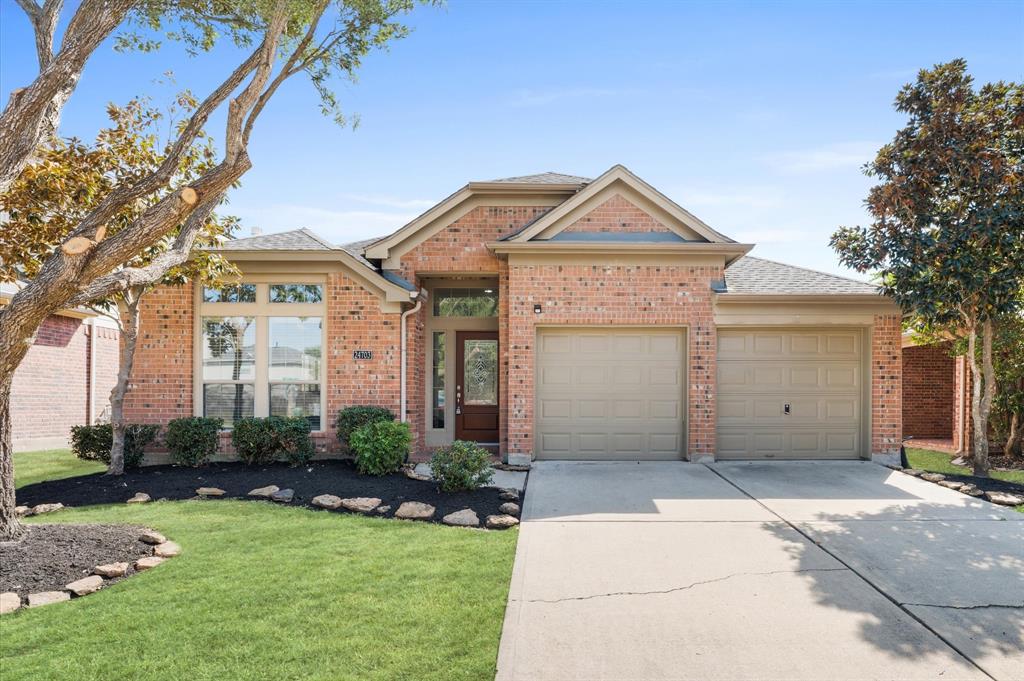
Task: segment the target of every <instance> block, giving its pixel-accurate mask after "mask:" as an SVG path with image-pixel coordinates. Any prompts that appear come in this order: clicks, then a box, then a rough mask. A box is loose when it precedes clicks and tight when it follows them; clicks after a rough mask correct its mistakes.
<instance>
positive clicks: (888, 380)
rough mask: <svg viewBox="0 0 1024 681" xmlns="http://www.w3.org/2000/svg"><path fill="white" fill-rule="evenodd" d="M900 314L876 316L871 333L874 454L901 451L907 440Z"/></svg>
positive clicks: (872, 441) (872, 446)
mask: <svg viewBox="0 0 1024 681" xmlns="http://www.w3.org/2000/svg"><path fill="white" fill-rule="evenodd" d="M901 332H902V329H901V322H900V317H899V315H876V316H875V319H874V329H873V330H872V334H871V453H872V454H892V453H893V452H898V451H899V448H900V443H901V441H902V439H903V408H902V405H901V401H902V400H901V397H900V396H901V393H902V390H903V379H902V373H903V357H902V354H901V348H900V345H901Z"/></svg>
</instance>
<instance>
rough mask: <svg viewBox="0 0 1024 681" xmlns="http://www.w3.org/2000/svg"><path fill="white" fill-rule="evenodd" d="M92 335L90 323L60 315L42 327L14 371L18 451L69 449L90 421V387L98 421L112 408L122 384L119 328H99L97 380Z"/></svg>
mask: <svg viewBox="0 0 1024 681" xmlns="http://www.w3.org/2000/svg"><path fill="white" fill-rule="evenodd" d="M91 333H93V327H92V326H91V325H90V324H89V323H88V322H86V321H85V320H82V319H77V318H74V317H64V316H60V315H53V316H51V317H48V318H47V319H46V321H44V322H43V324H42V326H40V328H39V332H38V334H37V335H36V340H35V342H34V343H33V344H32V347H31V348H29V351H28V354H26V355H25V359H24V360H23V361H22V363H21V364H20V365H19V366H18V369H17V370H16V371H15V372H14V382H13V385H12V389H11V431H12V432H11V437H12V440H13V443H14V449H15V450H16V451H27V450H33V449H47V448H53V447H64V446H67V443H68V438H69V435H70V432H71V427H72V426H76V425H82V424H85V423H87V421H88V420H89V394H90V389H91V390H92V391H93V393H92V394H93V397H94V404H95V410H96V413H95V414H94V415H93V416H94V420H95V417H96V416H99V415H100V414H101V413H102V412H103V411H104V409H105V408H106V407H107V405H108V404H109V400H110V390H111V388H112V387H113V385H114V383H115V381H116V380H117V367H118V334H117V330H116V329H112V328H104V327H102V326H97V327H96V329H95V333H96V362H95V370H96V374H95V377H93V378H90V376H89V370H90V369H89V368H90V356H89V355H90V342H89V338H90V334H91ZM90 381H92V382H93V385H92V386H90Z"/></svg>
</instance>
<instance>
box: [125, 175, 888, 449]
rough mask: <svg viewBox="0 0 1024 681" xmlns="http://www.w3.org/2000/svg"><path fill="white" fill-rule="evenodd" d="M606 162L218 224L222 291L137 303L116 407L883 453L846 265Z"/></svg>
mask: <svg viewBox="0 0 1024 681" xmlns="http://www.w3.org/2000/svg"><path fill="white" fill-rule="evenodd" d="M751 248H752V245H751V244H741V243H737V242H735V241H733V240H732V239H730V238H729V237H727V236H725V235H723V234H721V233H719V232H717V231H715V230H714V229H712V228H711V227H709V226H708V225H707V224H705V223H704V222H702V221H701V220H700V219H698V218H697V217H695V216H694V215H692V214H691V213H689V212H688V211H686V210H685V209H683V208H682V207H680V206H679V205H677V204H676V203H674V202H673V201H672V200H671V199H669V198H668V197H666V196H665V195H664V194H662V193H660V192H659V191H658V190H656V189H655V188H653V187H651V186H650V185H648V184H647V183H646V182H644V181H643V180H641V179H640V178H638V177H637V176H636V175H634V174H633V173H631V172H630V171H629V170H627V169H625V168H623V167H622V166H615V167H613V168H611V169H610V170H608V171H607V172H605V173H604V174H603V175H601V176H600V177H598V178H596V179H593V180H591V179H587V178H582V177H575V176H570V175H562V174H557V173H543V174H540V175H531V176H526V177H512V178H506V179H501V180H494V181H488V182H470V183H469V184H467V185H466V186H464V187H463V188H461V189H459V190H458V191H456V192H455V193H454V194H452V195H451V196H449V197H448V198H446V199H444V200H443V201H441V202H440V203H439V204H437V205H436V206H434V207H433V208H431V209H430V210H428V211H427V212H425V213H424V214H423V215H421V216H419V217H418V218H416V219H415V220H413V221H412V222H410V223H409V224H407V225H405V226H404V227H402V228H401V229H399V230H398V231H396V232H394V233H393V234H390V235H388V236H385V237H383V238H379V239H372V240H368V241H364V242H360V243H353V244H348V245H345V246H335V245H333V244H330V243H328V242H326V241H324V240H323V239H321V238H320V237H318V236H317V235H315V234H313V233H312V232H310V231H308V230H296V231H292V232H285V233H281V234H271V235H266V236H255V237H252V238H245V239H238V240H235V241H231V242H228V243H227V244H226V245H225V246H224V248H223V250H222V252H223V254H224V255H225V256H227V257H228V258H230V259H231V260H232V261H233V262H235V263H236V264H237V265H238V266H239V267H240V268H241V270H242V272H243V276H242V278H241V280H240V281H239V283H238V285H236V286H234V287H231V288H228V289H223V290H218V291H214V290H203V289H201V288H199V287H193V288H190V287H177V288H170V287H169V288H163V289H160V290H158V291H157V292H156V293H154V294H153V295H152V296H150V299H149V301H148V303H147V304H146V305H145V309H144V311H143V322H142V338H141V343H140V348H139V357H138V360H137V362H136V366H137V370H136V371H135V373H134V376H133V379H132V384H133V389H132V391H131V393H130V397H129V404H128V407H127V408H128V412H129V417H130V419H131V420H134V421H138V422H155V423H165V422H166V421H167V420H169V419H171V418H175V417H179V416H184V415H193V414H195V415H202V414H206V415H216V416H220V417H222V418H224V419H225V420H226V421H227V422H228V423H230V422H231V421H232V420H233V419H234V418H238V417H240V416H244V415H253V414H254V415H257V416H260V415H268V414H285V413H287V414H292V415H296V414H301V415H306V416H308V417H309V418H310V421H311V423H312V426H313V429H314V431H315V437H316V438H317V439H318V442H319V446H320V448H321V449H322V450H327V451H331V450H334V449H336V447H337V445H336V444H335V442H334V433H333V419H334V416H335V414H336V413H337V412H338V410H339V409H341V408H342V407H345V406H347V405H353V404H376V405H383V406H386V407H388V408H390V409H392V410H394V411H395V412H396V413H399V414H401V415H402V417H403V418H404V419H405V420H407V421H408V422H409V424H410V426H411V428H412V431H413V434H414V438H415V450H416V455H417V457H421V458H422V457H424V456H426V455H428V453H429V451H430V450H431V449H432V448H435V447H437V446H440V445H444V444H446V443H448V442H451V441H452V440H453V439H467V440H475V441H478V442H482V443H485V444H487V445H488V446H490V447H492V448H493V449H494V451H495V452H496V453H500V455H501V456H502V457H503V458H504V459H506V460H509V461H511V462H523V461H528V460H531V459H628V460H633V459H689V460H693V461H704V460H709V459H712V458H717V459H736V458H741V459H750V458H769V459H771V458H775V459H789V458H823V459H825V458H832V459H847V458H850V459H856V458H871V457H878V456H885V457H891V456H892V454H893V452H896V451H898V448H899V444H900V439H901V417H902V413H901V405H900V395H901V389H902V384H901V375H900V371H901V357H900V314H899V311H898V309H897V308H896V306H895V305H894V304H893V303H892V302H891V301H889V300H888V299H886V298H884V297H882V296H880V295H879V294H878V293H877V291H876V289H875V288H874V287H873V286H871V285H869V284H865V283H862V282H858V281H853V280H849V279H844V278H841V277H837V276H833V275H830V274H825V273H821V272H815V271H811V270H807V269H803V268H800V267H794V266H790V265H784V264H781V263H776V262H772V261H769V260H762V259H758V258H753V257H749V256H747V252H748V251H750V249H751Z"/></svg>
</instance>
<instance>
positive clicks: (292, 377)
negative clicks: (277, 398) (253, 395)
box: [269, 317, 321, 381]
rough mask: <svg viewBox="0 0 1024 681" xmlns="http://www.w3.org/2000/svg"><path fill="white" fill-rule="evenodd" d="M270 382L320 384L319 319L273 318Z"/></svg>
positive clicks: (271, 322)
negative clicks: (315, 382) (314, 382)
mask: <svg viewBox="0 0 1024 681" xmlns="http://www.w3.org/2000/svg"><path fill="white" fill-rule="evenodd" d="M269 322H270V380H271V381H319V380H320V338H321V335H320V323H321V320H320V317H270V319H269Z"/></svg>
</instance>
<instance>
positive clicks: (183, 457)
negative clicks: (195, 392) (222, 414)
mask: <svg viewBox="0 0 1024 681" xmlns="http://www.w3.org/2000/svg"><path fill="white" fill-rule="evenodd" d="M222 425H224V420H223V419H214V418H205V417H202V416H191V417H189V418H183V419H174V420H173V421H171V422H170V423H168V424H167V437H166V438H165V439H166V441H167V449H168V450H169V451H170V452H171V461H173V462H174V463H177V464H181V465H183V466H202V465H203V464H205V463H207V462H208V461H209V460H210V457H211V456H213V455H214V454H215V453H216V452H217V436H218V433H220V429H221V426H222Z"/></svg>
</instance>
